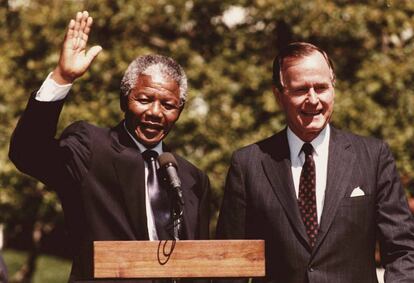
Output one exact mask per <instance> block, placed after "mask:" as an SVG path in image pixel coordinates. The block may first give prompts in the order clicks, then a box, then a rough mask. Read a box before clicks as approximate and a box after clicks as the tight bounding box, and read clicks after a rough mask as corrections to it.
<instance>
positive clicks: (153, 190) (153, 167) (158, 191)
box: [142, 150, 172, 240]
mask: <svg viewBox="0 0 414 283" xmlns="http://www.w3.org/2000/svg"><path fill="white" fill-rule="evenodd" d="M142 157H143V158H144V160H145V162H146V163H147V165H148V177H147V189H148V196H149V199H150V203H151V210H152V214H153V215H154V222H155V228H156V229H157V235H158V239H159V240H168V239H171V236H170V233H168V230H169V227H170V226H171V225H172V224H171V204H170V200H169V198H168V192H167V191H166V190H165V189H163V187H162V186H160V184H159V182H158V176H157V162H156V160H157V157H158V153H157V152H156V151H154V150H146V151H144V152H143V154H142Z"/></svg>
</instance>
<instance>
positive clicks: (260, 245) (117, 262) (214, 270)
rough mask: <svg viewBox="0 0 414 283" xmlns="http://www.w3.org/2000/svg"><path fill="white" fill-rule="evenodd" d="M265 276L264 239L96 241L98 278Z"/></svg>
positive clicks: (95, 252)
mask: <svg viewBox="0 0 414 283" xmlns="http://www.w3.org/2000/svg"><path fill="white" fill-rule="evenodd" d="M262 276H265V259H264V241H263V240H197V241H194V240H191V241H187V240H183V241H172V240H168V241H95V242H94V277H95V278H141V279H144V278H219V277H262Z"/></svg>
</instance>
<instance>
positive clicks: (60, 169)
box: [9, 98, 209, 282]
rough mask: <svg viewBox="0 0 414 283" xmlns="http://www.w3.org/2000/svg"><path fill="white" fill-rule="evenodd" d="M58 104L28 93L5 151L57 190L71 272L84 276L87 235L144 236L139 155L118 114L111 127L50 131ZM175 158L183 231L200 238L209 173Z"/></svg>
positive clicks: (204, 233) (88, 273) (87, 272)
mask: <svg viewBox="0 0 414 283" xmlns="http://www.w3.org/2000/svg"><path fill="white" fill-rule="evenodd" d="M62 106H63V101H59V102H39V101H36V100H35V99H33V98H31V99H30V100H29V103H28V106H27V109H26V111H25V112H24V113H23V115H22V117H21V119H20V121H19V123H18V125H17V128H16V130H15V132H14V134H13V137H12V141H11V145H10V153H9V155H10V159H11V160H12V161H13V162H14V163H15V165H16V167H17V168H18V169H19V170H21V171H22V172H24V173H26V174H29V175H31V176H33V177H35V178H37V179H38V180H40V181H42V182H43V183H45V184H46V185H47V186H50V187H51V188H54V189H55V190H56V191H57V193H58V196H59V198H60V200H61V202H62V207H63V210H64V214H65V222H66V225H67V227H68V232H69V236H70V239H71V245H72V250H73V252H74V256H73V266H72V272H71V280H80V279H82V280H86V279H90V278H92V242H93V241H99V240H148V229H147V218H146V211H145V181H144V161H143V159H142V156H141V153H140V151H139V149H138V148H137V146H136V145H135V144H134V142H133V141H132V140H131V138H130V136H128V134H127V132H126V131H125V129H124V127H123V124H122V122H121V123H120V124H119V125H118V126H116V127H114V128H112V129H107V128H99V127H96V126H92V125H90V124H88V123H86V122H76V123H74V124H72V125H71V126H69V127H68V128H66V129H65V131H64V132H63V134H62V136H61V137H60V139H58V140H57V139H55V138H54V136H55V134H56V125H57V121H58V118H59V114H60V111H61V108H62ZM176 159H177V162H178V169H177V171H178V175H179V177H180V179H181V182H182V190H183V197H184V201H185V207H184V231H183V232H184V235H183V239H206V238H208V235H209V212H208V194H209V180H208V177H207V176H206V175H205V174H204V173H202V172H201V171H200V170H198V169H197V168H196V167H195V166H193V165H192V164H190V163H189V162H188V161H186V160H184V159H183V158H181V157H179V156H176ZM134 282H136V281H134Z"/></svg>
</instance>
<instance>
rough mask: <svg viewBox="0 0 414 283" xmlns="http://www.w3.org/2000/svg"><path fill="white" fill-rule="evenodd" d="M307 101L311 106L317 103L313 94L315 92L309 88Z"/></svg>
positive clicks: (317, 100) (316, 95)
mask: <svg viewBox="0 0 414 283" xmlns="http://www.w3.org/2000/svg"><path fill="white" fill-rule="evenodd" d="M308 101H309V103H311V104H317V103H318V102H319V97H318V94H317V93H316V92H315V90H314V89H313V87H311V88H310V89H309V93H308Z"/></svg>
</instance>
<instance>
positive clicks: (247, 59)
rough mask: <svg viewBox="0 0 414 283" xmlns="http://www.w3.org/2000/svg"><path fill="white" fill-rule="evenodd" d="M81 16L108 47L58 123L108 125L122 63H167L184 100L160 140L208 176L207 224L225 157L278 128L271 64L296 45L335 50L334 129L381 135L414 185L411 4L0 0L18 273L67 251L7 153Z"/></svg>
mask: <svg viewBox="0 0 414 283" xmlns="http://www.w3.org/2000/svg"><path fill="white" fill-rule="evenodd" d="M78 10H88V11H89V12H90V14H91V15H92V16H93V17H94V26H93V30H92V35H91V37H90V43H91V44H100V45H101V46H102V47H103V48H104V51H103V52H102V53H101V54H100V55H99V56H98V58H97V59H96V60H95V62H94V63H93V66H92V68H91V69H90V70H89V71H88V72H87V73H86V74H85V75H84V77H83V78H82V79H81V80H79V81H77V82H76V84H75V85H74V86H73V92H72V95H71V96H70V98H69V101H68V102H67V103H66V106H65V108H64V111H63V114H62V116H61V119H60V124H59V129H60V130H61V129H63V128H64V127H65V126H67V125H68V124H69V123H71V122H73V121H75V120H80V119H85V120H88V121H90V122H92V123H95V124H98V125H101V126H112V125H115V124H116V123H117V122H118V121H119V120H120V119H122V113H121V111H120V110H119V102H118V93H119V83H120V79H121V77H122V75H123V72H124V71H125V69H126V67H127V66H128V64H129V62H130V61H131V60H133V59H134V58H135V57H136V56H138V55H142V54H147V53H160V54H165V55H167V56H171V57H173V58H175V59H176V60H177V61H178V62H179V63H180V64H181V65H182V66H183V67H184V69H185V70H186V72H187V75H188V79H189V100H188V102H187V104H186V106H185V108H186V109H185V111H184V113H183V114H182V115H181V118H180V120H179V121H178V123H177V125H176V128H175V129H174V131H173V132H172V133H171V134H170V136H169V137H168V138H167V142H168V143H169V144H170V146H172V147H173V148H175V150H176V151H177V152H178V153H180V154H182V155H183V156H185V157H186V158H188V159H189V160H191V161H192V162H193V163H194V164H196V165H197V166H198V167H200V168H201V169H203V170H205V171H206V172H207V173H208V175H209V177H210V180H211V183H212V189H213V197H212V203H211V208H212V222H211V226H212V231H214V229H215V224H216V219H217V213H218V208H219V206H220V201H221V197H222V193H223V184H224V179H225V175H226V172H227V169H228V162H229V159H230V156H231V153H232V152H233V151H234V150H235V149H237V148H239V147H241V146H244V145H247V144H249V143H252V142H254V141H257V140H260V139H263V138H265V137H267V136H269V135H271V134H272V133H275V132H277V131H279V130H281V129H282V128H283V127H284V125H285V121H284V117H283V113H282V112H281V110H280V109H279V108H278V106H277V105H276V103H275V100H274V97H273V94H272V92H271V65H272V60H273V58H274V56H275V55H276V54H277V52H278V50H279V49H280V47H281V46H283V45H285V44H287V43H289V42H291V41H298V40H301V41H309V42H312V43H314V44H316V45H318V46H320V47H322V48H323V49H324V50H326V51H327V52H328V54H330V57H331V58H332V59H333V61H334V64H335V69H336V75H337V84H336V101H335V112H334V117H333V124H334V125H335V126H336V127H339V128H343V129H347V130H350V131H352V132H355V133H358V134H362V135H369V136H375V137H378V138H381V139H384V140H386V141H387V142H388V143H389V145H390V147H391V149H392V152H393V153H394V156H395V158H396V160H397V165H398V169H399V171H400V174H401V178H402V181H403V185H404V188H405V189H406V191H407V195H408V196H410V195H412V194H413V193H414V168H413V166H414V162H413V160H414V151H413V144H414V128H413V126H412V125H413V122H414V121H413V120H414V96H413V91H414V87H413V84H414V56H412V54H413V48H414V39H413V36H414V30H413V23H414V2H413V1H410V0H399V1H397V0H394V1H392V0H388V1H385V0H371V1H369V0H366V1H352V0H312V1H305V0H303V1H301V0H285V1H275V0H273V1H271V0H256V1H253V0H147V1H133V0H112V1H111V0H106V1H98V0H90V1H87V0H65V1H64V0H49V1H44V0H43V1H42V0H0V25H1V28H0V125H1V126H0V223H3V224H4V225H3V227H4V228H5V229H4V230H5V233H4V235H5V245H6V247H8V246H10V247H18V248H23V249H26V250H29V251H30V252H29V256H28V257H27V261H26V271H24V270H23V271H22V269H21V270H20V271H21V272H20V275H19V276H20V277H21V278H30V276H31V275H32V274H31V273H32V271H33V270H34V268H35V264H34V263H35V262H36V258H37V255H38V254H39V253H41V252H52V253H55V254H56V253H57V254H60V255H67V254H68V251H66V250H65V249H64V247H62V246H64V245H62V244H61V245H58V244H56V245H53V244H50V243H53V242H54V241H52V240H51V239H61V238H59V237H64V232H56V231H64V229H63V228H62V227H63V224H62V223H63V217H62V211H61V207H60V204H59V202H58V200H57V198H56V195H55V194H54V193H53V192H52V191H51V190H50V189H49V188H45V187H44V186H43V185H42V184H41V183H39V182H37V181H36V180H34V179H31V178H29V177H27V176H24V175H23V174H21V173H19V172H18V171H17V170H16V169H15V168H14V166H13V165H12V164H11V163H10V161H9V160H8V157H7V152H8V144H9V140H10V136H11V133H12V131H13V128H14V127H15V125H16V122H17V119H18V117H19V116H20V115H21V113H22V111H23V110H24V108H25V104H26V101H27V99H28V96H29V95H30V93H31V92H32V91H34V90H36V89H37V88H38V87H39V86H40V85H41V83H42V81H43V80H44V78H45V77H46V76H47V74H48V73H49V72H50V71H51V70H53V68H54V66H55V65H56V62H57V59H58V56H59V48H60V44H61V42H62V39H63V35H64V32H65V29H66V25H67V22H68V20H69V19H70V18H71V17H73V16H74V15H75V13H76V11H78ZM59 233H60V234H59ZM14 278H15V280H16V281H18V280H20V279H19V277H18V276H17V275H16V276H15V277H14ZM21 280H22V279H21Z"/></svg>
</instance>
